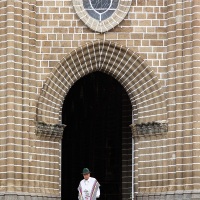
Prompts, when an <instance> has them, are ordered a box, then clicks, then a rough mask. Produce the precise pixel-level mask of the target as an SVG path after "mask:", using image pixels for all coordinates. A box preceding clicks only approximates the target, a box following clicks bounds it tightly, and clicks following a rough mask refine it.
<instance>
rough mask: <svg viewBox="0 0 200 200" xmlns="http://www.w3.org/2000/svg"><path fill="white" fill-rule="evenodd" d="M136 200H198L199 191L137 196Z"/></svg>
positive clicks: (199, 197)
mask: <svg viewBox="0 0 200 200" xmlns="http://www.w3.org/2000/svg"><path fill="white" fill-rule="evenodd" d="M136 199H137V200H154V199H156V200H199V199H200V191H199V190H198V191H176V192H173V191H171V192H167V193H154V194H139V195H137V197H136Z"/></svg>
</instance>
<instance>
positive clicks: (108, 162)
mask: <svg viewBox="0 0 200 200" xmlns="http://www.w3.org/2000/svg"><path fill="white" fill-rule="evenodd" d="M131 110H132V107H131V102H130V100H129V97H128V95H127V93H126V91H125V90H124V88H123V87H122V86H121V85H120V84H119V83H118V82H117V81H116V80H115V79H114V78H113V77H111V76H109V75H106V74H104V73H102V72H93V73H91V74H89V75H86V76H84V77H83V78H81V79H80V80H78V81H77V82H76V83H75V84H74V85H73V87H72V88H71V89H70V91H69V93H68V94H67V96H66V98H65V101H64V104H63V109H62V113H63V114H62V123H63V124H67V127H66V129H65V131H64V134H63V140H62V170H61V171H62V183H61V185H62V191H61V194H62V200H64V199H77V194H78V193H77V187H78V184H79V181H80V180H81V179H82V178H83V177H82V175H81V171H82V168H84V167H88V168H89V169H90V170H91V171H92V174H91V176H94V177H96V178H97V180H98V181H99V182H100V184H101V199H102V200H103V199H104V200H113V199H115V200H121V199H127V198H129V196H130V193H131V190H132V179H131V176H132V139H131V138H132V137H131V130H130V127H129V125H130V124H131V121H132V111H131ZM129 190H130V191H129ZM127 195H129V196H127Z"/></svg>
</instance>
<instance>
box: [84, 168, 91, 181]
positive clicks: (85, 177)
mask: <svg viewBox="0 0 200 200" xmlns="http://www.w3.org/2000/svg"><path fill="white" fill-rule="evenodd" d="M82 174H83V177H84V179H85V180H88V179H89V177H90V170H89V169H88V168H84V169H83V173H82Z"/></svg>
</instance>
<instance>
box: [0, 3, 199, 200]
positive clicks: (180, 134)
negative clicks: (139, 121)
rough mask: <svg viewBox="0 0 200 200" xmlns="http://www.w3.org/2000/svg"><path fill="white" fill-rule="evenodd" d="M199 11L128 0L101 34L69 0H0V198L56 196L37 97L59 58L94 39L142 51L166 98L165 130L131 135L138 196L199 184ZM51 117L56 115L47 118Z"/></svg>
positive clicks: (55, 158)
mask: <svg viewBox="0 0 200 200" xmlns="http://www.w3.org/2000/svg"><path fill="white" fill-rule="evenodd" d="M199 10H200V2H199V1H198V0H195V1H191V0H185V1H181V0H158V1H156V0H133V1H132V5H131V7H130V11H129V13H128V15H127V16H126V18H125V19H124V20H123V21H122V22H121V23H120V24H119V25H117V26H116V27H115V28H113V29H112V30H110V31H108V32H106V33H102V34H100V33H96V32H94V31H92V30H90V29H89V28H87V27H86V26H85V25H84V23H83V22H82V21H81V20H80V19H79V18H78V16H77V14H76V13H75V10H74V8H73V5H72V1H71V0H62V1H61V0H55V1H50V0H49V1H48V0H31V1H28V0H16V1H13V0H7V1H4V0H2V1H1V2H0V11H1V16H0V19H1V20H0V45H1V46H0V51H1V54H0V61H1V62H0V65H1V68H0V74H1V76H0V108H1V118H0V122H1V123H0V127H1V130H0V132H1V136H0V141H1V143H0V149H1V152H0V155H1V157H0V165H1V171H0V173H1V176H0V183H1V186H0V192H1V193H0V196H1V194H5V193H6V192H13V193H24V192H26V193H27V192H28V193H32V194H34V195H36V194H42V195H43V196H48V197H49V198H51V197H53V196H54V195H55V196H59V193H60V190H59V189H60V180H59V179H60V143H59V141H50V140H48V139H47V138H46V139H43V140H41V138H39V137H36V135H35V120H37V118H36V108H37V100H38V97H39V94H40V92H41V91H42V90H41V89H42V87H43V86H44V82H45V81H46V78H47V77H48V76H49V75H52V76H53V75H54V74H53V72H52V70H53V69H54V67H55V66H58V65H59V64H58V63H59V62H60V61H61V59H62V58H63V57H66V56H67V54H68V55H69V53H70V52H72V50H75V49H77V48H78V47H82V46H83V45H85V44H86V43H87V42H94V41H97V40H108V41H112V42H115V43H118V44H119V46H120V45H123V46H124V47H127V48H129V49H130V50H132V51H133V52H136V53H137V54H138V55H139V56H141V58H143V59H144V60H145V61H146V63H147V66H149V67H151V69H152V70H153V72H154V73H155V75H156V76H157V77H158V79H159V80H160V83H161V90H162V92H164V95H165V98H166V103H167V111H168V116H167V119H168V124H169V132H168V133H167V134H165V135H159V136H156V135H154V136H147V137H139V138H135V152H134V155H135V166H134V167H135V175H136V176H135V180H134V181H135V184H136V188H137V190H136V192H137V194H138V195H142V193H145V194H149V193H151V194H152V195H154V194H155V196H156V195H157V194H160V193H161V192H162V193H163V194H166V193H167V192H169V191H177V190H179V191H180V190H185V191H191V190H194V189H196V190H198V189H200V188H199V178H198V177H199V176H198V174H199V163H200V161H199V72H198V71H199V38H200V36H199V18H200V17H199V14H198V13H199ZM56 78H58V77H55V80H56ZM141 79H142V78H141ZM63 80H64V79H63ZM73 80H75V79H73ZM143 81H144V80H143ZM50 83H51V84H55V82H50ZM156 83H157V82H156ZM54 88H57V87H54ZM147 88H148V87H147ZM61 89H63V88H61ZM60 91H61V90H60ZM151 92H152V93H153V90H151ZM147 94H149V93H147ZM150 94H151V93H150ZM144 97H147V95H144ZM58 101H59V102H60V99H58ZM53 103H54V102H53ZM133 105H134V106H135V107H136V105H135V104H133ZM45 106H48V105H45ZM45 106H44V107H42V108H44V109H45ZM143 107H145V106H143ZM143 111H145V110H142V112H143ZM161 113H162V111H160V114H161ZM46 114H47V116H48V113H47V112H46ZM158 114H159V113H158ZM57 115H61V113H60V112H58V113H54V116H53V118H55V119H57ZM155 115H157V113H156V114H155V113H154V114H152V115H150V114H149V116H148V114H147V115H146V116H145V117H146V119H147V118H148V117H150V116H152V117H155ZM134 117H135V118H136V117H137V114H136V115H135V116H134ZM183 193H184V192H183ZM34 195H33V196H34Z"/></svg>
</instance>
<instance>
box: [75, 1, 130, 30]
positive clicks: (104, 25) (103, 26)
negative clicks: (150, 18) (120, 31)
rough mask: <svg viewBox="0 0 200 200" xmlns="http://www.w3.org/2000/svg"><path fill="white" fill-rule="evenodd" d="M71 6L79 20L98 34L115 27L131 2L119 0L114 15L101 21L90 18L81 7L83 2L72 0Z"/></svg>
mask: <svg viewBox="0 0 200 200" xmlns="http://www.w3.org/2000/svg"><path fill="white" fill-rule="evenodd" d="M72 2H73V6H74V9H75V12H76V14H77V15H78V16H79V18H80V19H81V20H82V21H83V22H84V23H85V24H86V25H87V26H88V27H89V28H90V29H92V30H94V31H96V32H100V33H104V32H107V31H109V30H111V29H112V28H114V27H115V26H117V25H118V24H119V23H120V22H121V21H122V20H124V18H125V17H126V15H127V13H128V11H129V9H130V7H131V2H132V0H119V4H118V7H117V8H116V10H115V11H114V13H113V14H112V15H111V16H110V17H108V18H107V19H105V20H103V21H98V20H96V19H94V18H93V17H91V16H90V15H89V14H88V12H87V11H86V10H85V8H84V6H83V0H73V1H72Z"/></svg>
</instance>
